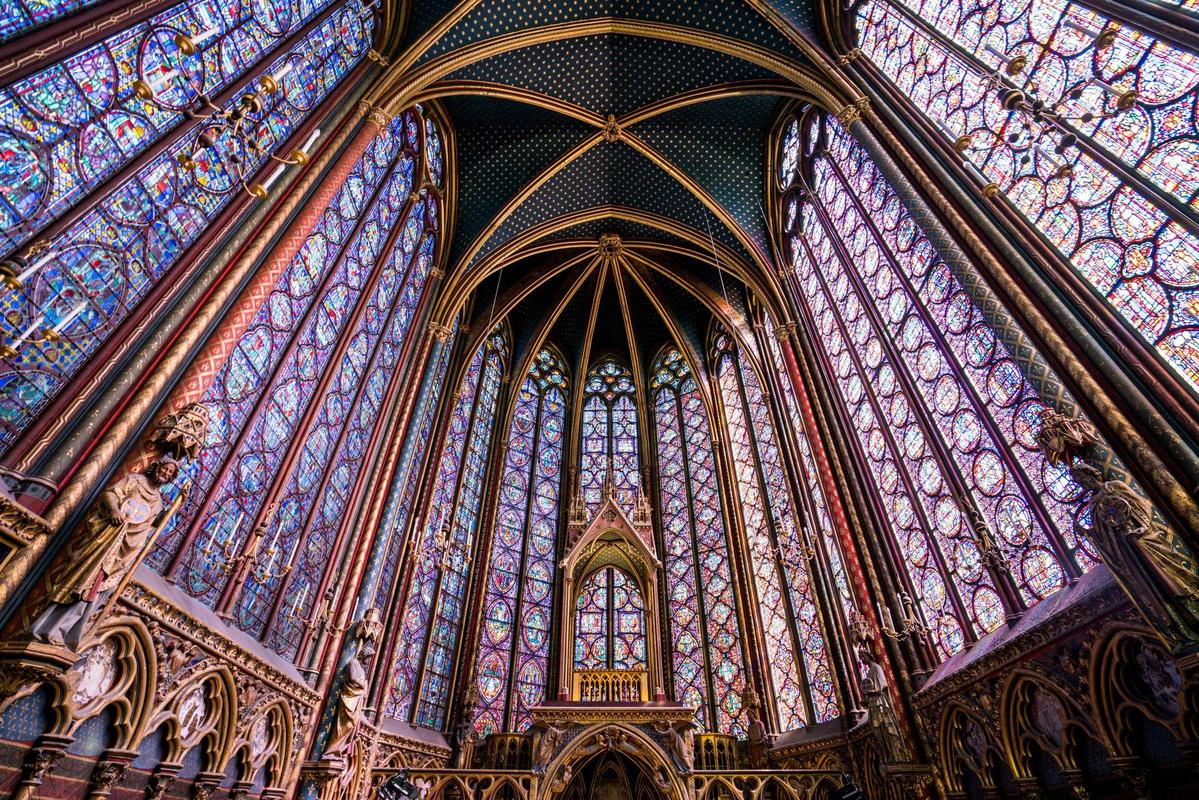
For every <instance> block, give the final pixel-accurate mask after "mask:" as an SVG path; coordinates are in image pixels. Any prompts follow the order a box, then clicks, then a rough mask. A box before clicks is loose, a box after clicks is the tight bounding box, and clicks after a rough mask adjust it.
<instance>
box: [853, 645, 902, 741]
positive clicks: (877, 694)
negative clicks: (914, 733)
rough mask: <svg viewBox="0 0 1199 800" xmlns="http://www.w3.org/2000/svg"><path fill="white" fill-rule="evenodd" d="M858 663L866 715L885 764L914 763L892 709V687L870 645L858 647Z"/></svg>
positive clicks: (893, 708)
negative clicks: (860, 668)
mask: <svg viewBox="0 0 1199 800" xmlns="http://www.w3.org/2000/svg"><path fill="white" fill-rule="evenodd" d="M857 651H858V661H860V662H861V663H862V671H863V673H864V674H863V677H862V692H863V693H864V694H865V695H866V713H867V719H868V720H869V721H870V727H871V728H872V729H873V730H874V732H875V734H876V736H877V737H878V742H879V744H880V745H881V746H882V750H883V760H884V761H885V762H887V763H889V764H896V763H902V762H907V761H910V760H911V753H910V752H909V750H908V746H907V744H906V743H905V742H904V738H903V732H902V731H901V730H900V727H899V717H897V716H896V715H895V707H894V706H892V705H891V692H890V683H889V681H888V680H887V672H886V670H885V669H883V665H882V664H880V663H879V662H878V659H877V658H875V656H874V654H873V652H872V651H871V647H870V645H869V644H868V643H866V642H862V643H860V644H859V645H858V648H857Z"/></svg>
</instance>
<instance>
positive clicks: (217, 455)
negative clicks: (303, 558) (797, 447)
mask: <svg viewBox="0 0 1199 800" xmlns="http://www.w3.org/2000/svg"><path fill="white" fill-rule="evenodd" d="M402 118H403V115H401V116H400V117H397V119H398V120H402ZM401 124H402V123H401ZM392 127H393V130H392V134H393V135H391V136H389V137H388V138H389V140H392V141H393V142H394V139H395V135H394V134H396V133H398V131H397V130H395V128H396V126H395V125H394V124H393V126H392ZM395 144H398V142H394V144H393V146H394V145H395ZM384 149H386V148H379V150H377V151H376V153H375V155H376V156H381V155H382V151H383V150H384ZM389 162H390V163H389ZM383 166H384V170H381V172H382V174H381V175H379V176H378V177H376V178H375V180H374V181H371V180H367V181H365V182H364V188H365V189H366V191H365V194H366V195H367V196H368V197H369V203H368V205H367V207H366V210H365V213H364V214H363V216H362V217H361V218H360V219H358V220H349V219H343V220H342V222H344V223H345V225H344V230H345V233H346V236H345V244H344V246H343V247H342V248H341V252H340V255H339V256H338V257H337V258H336V261H335V262H334V264H333V268H332V269H331V270H328V271H326V273H325V274H320V273H314V272H311V271H310V270H312V269H313V268H314V267H315V266H316V263H315V261H313V262H312V263H309V262H308V261H306V260H305V256H307V257H308V258H309V259H313V258H314V256H315V255H316V254H314V252H313V250H312V249H310V248H309V247H308V244H312V243H313V242H314V241H317V242H318V246H320V247H321V249H322V250H323V251H324V252H323V253H320V251H317V252H318V253H320V255H323V256H325V257H328V255H329V251H330V250H332V248H329V247H328V245H327V244H326V243H325V242H324V241H319V240H314V238H313V237H315V236H317V234H315V233H314V234H313V236H312V237H310V238H309V241H308V243H307V244H306V245H305V248H304V249H303V250H302V251H301V252H300V254H298V255H297V257H296V261H297V262H299V263H295V262H293V266H295V267H297V269H296V271H295V272H294V273H293V275H294V277H296V278H300V280H299V281H298V282H297V283H294V284H293V283H292V282H290V281H287V282H285V281H280V283H279V284H277V285H276V293H278V294H279V295H280V299H279V301H278V302H272V301H271V300H268V301H267V302H266V303H265V304H264V305H263V306H262V307H261V308H260V310H259V313H258V319H256V320H255V323H252V324H251V326H250V327H249V328H248V329H247V330H246V332H245V333H244V334H243V336H242V341H241V342H240V343H239V345H238V347H237V348H235V350H234V351H233V354H232V356H231V357H230V359H229V360H228V361H227V362H226V365H225V368H224V369H222V371H221V373H220V374H219V375H218V378H217V379H216V380H215V381H214V382H213V384H212V385H211V386H210V387H209V390H208V392H207V393H206V394H205V398H204V402H205V404H206V405H207V406H208V408H209V410H210V413H216V412H218V410H219V411H220V412H221V413H220V416H222V417H223V418H224V421H226V422H227V423H228V424H227V427H222V428H218V429H217V430H216V431H213V430H210V432H209V441H208V446H207V447H205V448H204V450H203V451H202V452H201V455H200V458H198V459H196V462H195V463H194V464H193V465H191V468H192V469H193V470H194V472H195V478H194V483H193V492H192V494H191V495H190V498H189V500H188V501H187V502H186V503H184V505H183V506H181V507H180V510H179V513H178V514H176V515H175V517H174V519H173V520H172V526H171V531H182V530H186V529H187V528H188V527H189V526H192V525H193V524H196V523H197V521H198V535H196V536H194V537H193V539H192V541H191V544H190V546H189V547H187V548H185V551H184V553H183V556H182V559H181V562H180V566H179V569H178V570H177V571H176V573H175V577H176V580H177V584H178V586H179V587H180V588H182V589H183V590H184V591H186V592H188V593H189V594H192V595H193V596H195V597H197V598H199V599H200V600H201V601H202V602H204V603H206V604H209V605H213V604H215V603H216V602H217V600H218V599H219V598H220V596H221V593H222V590H223V588H224V585H225V583H226V581H227V579H228V573H227V571H226V569H225V564H226V563H227V562H228V560H229V554H235V553H237V552H238V551H239V550H240V548H241V546H242V543H243V542H244V541H245V539H246V537H247V536H248V535H249V533H250V528H251V521H252V520H255V519H262V520H263V521H264V522H265V523H266V524H269V526H270V533H269V538H267V540H266V541H265V542H263V545H266V544H271V545H273V547H268V548H267V549H266V550H262V549H261V548H260V550H259V558H267V559H270V558H271V557H272V556H273V557H274V559H275V561H276V563H275V564H273V565H272V567H273V568H278V567H280V566H282V565H284V564H288V563H293V562H292V559H293V558H295V557H296V556H298V554H296V556H293V555H292V553H293V552H294V546H293V550H289V551H287V553H286V554H283V553H281V552H280V549H279V548H280V545H279V541H280V540H281V539H283V538H285V535H286V536H289V537H294V534H295V532H297V531H298V530H299V529H300V527H302V525H303V520H302V515H304V514H305V513H306V508H305V506H306V505H311V499H312V497H314V496H315V495H314V494H311V493H314V492H315V491H316V489H315V488H314V487H309V491H310V493H309V494H308V500H307V501H306V502H302V501H301V500H300V499H299V498H296V497H293V498H291V500H292V501H293V502H291V503H284V504H279V505H277V506H275V507H273V508H268V509H266V510H265V513H264V514H263V515H261V516H260V513H259V512H260V511H263V509H262V504H263V502H264V500H265V498H266V496H267V495H268V494H269V493H270V491H269V490H270V487H271V486H272V485H273V481H274V479H275V477H276V473H277V471H278V469H279V466H280V464H281V463H282V459H283V457H284V456H285V455H286V454H287V452H288V451H289V449H290V447H291V443H292V438H293V437H294V436H295V435H296V433H297V426H298V425H299V424H300V423H301V421H302V419H303V417H304V410H305V409H306V408H308V406H309V405H310V403H312V402H313V399H314V395H315V393H316V391H317V389H318V387H319V386H320V384H321V383H322V381H321V378H322V376H323V375H324V373H325V370H326V368H327V367H328V366H329V363H330V359H331V358H332V356H333V353H334V351H335V349H336V345H337V343H338V341H339V340H340V338H341V336H342V334H343V333H344V332H346V331H352V335H351V338H350V345H349V347H348V348H347V349H346V351H345V353H344V354H343V362H342V363H341V364H340V365H338V367H339V369H338V370H337V371H336V372H334V373H333V374H334V375H336V374H338V373H340V374H342V375H345V376H348V375H361V373H362V372H363V371H364V370H365V369H366V360H367V355H368V352H369V351H370V350H372V349H373V347H374V345H375V343H377V341H378V334H379V331H377V330H376V331H374V332H373V334H372V333H368V332H367V331H364V330H359V329H358V328H357V327H356V326H354V325H353V324H352V320H358V319H361V318H362V317H363V316H364V315H365V316H368V317H369V316H373V317H374V318H376V319H377V318H378V317H379V315H380V314H381V312H382V310H383V309H384V308H385V307H387V306H389V305H390V304H391V303H392V302H393V300H394V297H395V294H396V292H397V289H398V282H397V276H402V275H403V271H405V270H406V269H407V266H408V262H407V261H405V262H402V263H401V262H400V260H399V259H397V258H391V259H385V260H382V262H381V263H380V255H381V253H382V249H383V246H384V244H385V243H386V241H387V239H388V232H389V231H391V230H392V228H393V227H396V226H398V225H399V222H400V221H399V214H400V213H401V211H402V210H403V209H404V207H405V203H404V200H405V198H406V197H407V195H408V193H409V192H410V190H411V187H412V179H413V172H414V158H413V156H412V154H411V153H410V152H409V151H407V150H400V151H399V153H398V154H397V155H396V156H395V157H394V158H392V159H388V162H384V163H383ZM424 205H425V201H424V200H423V199H422V200H421V201H418V206H417V210H416V214H415V216H414V217H413V219H414V220H416V221H417V222H416V230H415V232H414V231H413V229H412V227H413V226H411V225H408V226H404V227H405V228H406V229H405V230H401V231H399V235H400V239H401V240H402V239H404V238H405V235H406V234H407V235H408V236H409V237H411V236H413V235H416V234H419V231H420V229H421V228H422V227H423V223H424V211H423V206H424ZM410 222H411V220H410ZM414 246H415V242H412V243H411V244H410V245H409V247H414ZM301 276H302V278H301ZM297 286H302V287H304V288H305V290H306V291H309V292H310V294H309V295H308V296H307V298H305V299H307V300H308V301H309V302H303V301H300V302H297V298H295V297H291V296H290V293H292V292H294V291H295V290H296V288H297ZM317 293H319V294H320V300H319V302H311V299H312V298H314V297H315V296H316V294H317ZM285 297H286V298H287V299H286V300H284V298H285ZM284 302H286V303H287V306H297V311H301V312H302V313H296V314H294V315H291V314H285V313H284V312H285V308H287V306H284V305H282V304H283V303H284ZM372 309H373V312H372ZM251 348H252V353H251V354H252V356H253V357H254V358H255V359H257V360H258V363H260V364H261V365H262V366H263V367H265V366H266V364H267V362H268V361H271V362H274V364H273V366H274V369H273V373H272V372H270V371H268V370H265V369H264V370H262V372H261V374H260V375H259V376H258V378H256V379H255V380H254V381H253V382H252V383H250V384H249V385H247V384H246V383H245V380H246V377H248V376H244V375H242V374H240V370H239V366H241V364H242V362H241V361H240V360H239V356H244V355H247V350H249V349H251ZM276 359H277V361H276ZM354 382H355V383H356V381H354ZM326 386H327V389H328V391H329V392H331V399H330V402H336V399H335V398H336V395H337V393H338V389H339V386H338V383H337V382H336V381H333V382H331V383H327V384H326ZM341 388H343V389H344V387H341ZM335 413H336V412H335ZM251 414H252V416H250V415H251ZM241 420H246V422H245V423H244V424H243V423H241ZM340 421H344V415H342V416H341V417H340ZM214 434H215V435H214ZM320 441H321V440H320V438H319V436H318V438H317V439H314V443H315V444H318V445H319V443H320ZM326 451H328V448H326ZM327 454H328V452H326V455H327ZM305 455H306V456H307V457H308V459H309V461H310V462H311V461H312V460H313V459H315V460H316V463H317V464H321V463H324V457H323V456H319V455H316V454H314V453H313V452H308V453H306V454H305ZM309 466H314V465H313V464H311V463H309V464H301V467H302V468H304V467H309ZM309 475H310V477H309V479H310V480H318V479H319V476H320V470H318V469H313V470H311V471H310V473H309ZM210 487H211V488H210ZM267 518H269V520H268V519H267ZM239 521H240V522H241V524H239ZM284 528H286V534H285V531H284ZM218 543H222V545H221V546H220V547H218V546H217V544H218ZM271 550H273V551H274V552H273V554H271ZM285 556H286V558H287V559H288V560H287V561H286V562H285V561H284V560H283V559H284V557H285ZM266 572H267V570H265V567H263V574H266ZM243 622H247V623H248V620H243Z"/></svg>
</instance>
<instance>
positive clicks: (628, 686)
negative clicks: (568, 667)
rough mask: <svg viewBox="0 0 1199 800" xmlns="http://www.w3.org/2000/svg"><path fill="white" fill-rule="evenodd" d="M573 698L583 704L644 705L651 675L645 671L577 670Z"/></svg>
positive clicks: (647, 697)
mask: <svg viewBox="0 0 1199 800" xmlns="http://www.w3.org/2000/svg"><path fill="white" fill-rule="evenodd" d="M571 696H572V697H573V698H574V699H575V700H578V701H580V702H583V703H644V702H645V701H646V700H648V699H649V675H648V673H647V672H646V671H645V670H643V669H638V670H623V669H577V670H575V673H574V692H573V694H572V695H571Z"/></svg>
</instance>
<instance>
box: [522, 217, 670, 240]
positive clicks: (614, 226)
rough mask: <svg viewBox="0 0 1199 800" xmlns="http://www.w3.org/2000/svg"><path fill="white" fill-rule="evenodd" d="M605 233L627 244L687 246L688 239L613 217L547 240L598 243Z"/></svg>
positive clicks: (580, 225)
mask: <svg viewBox="0 0 1199 800" xmlns="http://www.w3.org/2000/svg"><path fill="white" fill-rule="evenodd" d="M603 233H615V234H616V235H617V236H619V237H620V238H621V239H624V240H625V241H626V242H628V241H632V240H634V239H649V240H653V241H658V242H671V243H674V244H678V245H685V244H686V243H687V240H686V239H682V238H679V237H678V236H672V235H671V234H669V233H666V232H665V231H663V230H661V229H660V228H655V227H653V226H652V225H646V224H643V223H640V222H630V221H628V220H624V219H615V218H612V217H605V218H604V219H596V220H592V221H590V222H582V223H580V224H578V225H571V226H570V227H569V228H565V229H563V230H561V231H558V232H557V233H555V234H553V235H551V236H547V237H545V238H546V240H549V241H556V240H561V239H592V240H595V241H598V240H599V237H600V234H603Z"/></svg>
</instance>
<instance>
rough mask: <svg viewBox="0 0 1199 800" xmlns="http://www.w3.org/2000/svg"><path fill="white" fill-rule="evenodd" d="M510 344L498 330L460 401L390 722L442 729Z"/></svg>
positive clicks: (414, 588)
mask: <svg viewBox="0 0 1199 800" xmlns="http://www.w3.org/2000/svg"><path fill="white" fill-rule="evenodd" d="M507 355H508V349H507V342H506V340H505V338H504V336H503V335H501V334H500V333H495V334H493V335H491V336H490V337H488V339H487V341H486V342H484V343H483V345H482V346H481V347H480V348H479V350H478V351H477V352H476V353H475V355H474V357H473V358H472V359H471V361H470V364H469V365H468V367H467V369H466V372H465V374H464V375H463V377H462V380H461V382H460V384H459V387H458V393H457V395H456V396H455V401H454V408H453V411H452V414H451V416H450V421H449V428H448V430H447V431H446V437H445V444H444V446H443V448H442V451H441V460H440V462H439V464H438V467H437V478H436V480H435V482H434V486H433V494H432V502H431V503H430V504H429V511H428V512H427V513H426V516H425V519H424V520H423V530H422V532H421V534H420V536H419V537H418V541H419V543H420V544H419V548H418V550H417V554H416V556H415V558H416V559H417V564H416V575H415V578H414V579H413V581H412V585H411V586H410V587H409V588H408V596H407V598H406V599H405V601H404V613H403V615H402V616H401V619H402V623H401V627H400V633H399V637H398V640H397V647H396V662H395V667H394V669H393V673H392V681H391V692H390V694H389V696H388V699H387V704H386V707H385V709H384V713H386V714H387V715H388V716H390V717H394V718H397V719H404V720H407V719H408V718H409V717H411V718H412V721H414V722H415V723H416V724H418V725H424V726H428V727H433V728H440V727H442V726H443V725H444V724H445V713H446V708H447V706H448V702H449V696H448V695H449V682H450V670H451V668H452V666H453V658H454V652H455V647H456V645H457V643H458V635H459V633H460V632H461V623H462V611H463V603H464V602H465V599H466V587H467V578H468V577H469V571H470V563H471V557H472V555H471V550H472V547H473V545H474V537H475V530H476V528H477V526H478V516H479V511H480V505H481V502H482V496H483V481H484V478H485V472H486V466H487V457H488V451H489V449H490V446H491V438H492V436H491V433H492V427H493V425H494V422H495V413H496V403H497V400H498V398H499V392H500V382H501V379H502V377H503V371H504V366H505V361H506V360H507Z"/></svg>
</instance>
